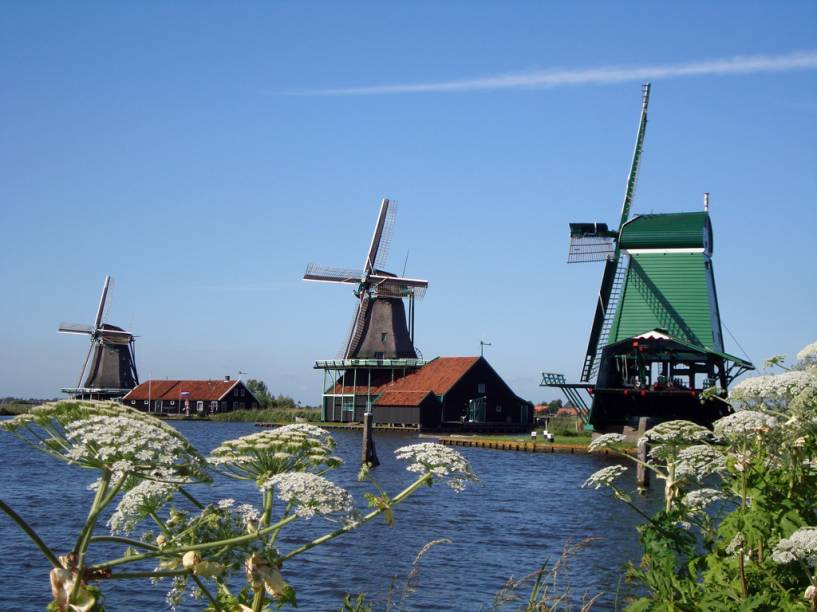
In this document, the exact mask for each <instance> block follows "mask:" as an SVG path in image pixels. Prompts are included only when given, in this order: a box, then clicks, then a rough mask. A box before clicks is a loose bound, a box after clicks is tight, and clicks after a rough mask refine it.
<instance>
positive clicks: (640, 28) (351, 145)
mask: <svg viewBox="0 0 817 612" xmlns="http://www.w3.org/2000/svg"><path fill="white" fill-rule="evenodd" d="M0 10H2V13H3V19H1V20H0V77H2V84H3V86H2V90H0V113H1V115H2V117H3V130H2V131H3V137H2V138H0V202H1V204H0V207H1V208H0V224H1V226H2V228H3V255H2V267H0V287H2V291H3V299H2V300H0V347H2V350H1V351H0V396H2V395H22V396H54V395H56V394H57V393H58V390H59V388H60V387H61V386H65V385H70V384H73V383H74V381H75V380H76V377H77V375H78V370H79V368H80V366H81V361H82V358H83V356H84V351H85V347H86V344H85V340H84V339H83V338H81V337H78V336H64V335H58V334H57V333H56V328H57V326H58V324H59V323H60V321H63V320H65V321H76V322H90V320H91V319H92V317H93V313H94V309H95V307H96V301H97V299H98V295H99V291H100V288H101V285H102V280H103V278H104V276H105V274H111V275H112V276H114V278H115V280H116V287H115V290H114V296H113V302H112V304H111V313H110V318H109V320H110V322H111V323H114V324H118V325H122V326H124V327H126V328H128V329H131V330H132V331H134V332H135V333H137V334H139V335H140V337H139V338H138V339H137V359H138V366H139V370H140V375H141V377H142V378H147V377H148V375H151V376H152V377H154V378H165V377H169V378H175V377H190V378H209V377H220V376H222V375H224V374H227V373H230V374H233V375H235V374H236V373H237V371H238V370H239V369H240V370H243V371H245V372H247V373H248V376H250V377H254V378H262V379H264V380H265V381H266V382H267V384H268V385H269V387H270V388H271V389H272V390H273V391H274V392H276V393H286V394H289V395H293V396H294V397H296V398H297V399H300V400H302V401H303V402H305V403H316V401H317V399H318V397H319V394H320V383H321V379H320V376H319V375H318V374H317V373H315V372H314V371H313V370H312V368H311V366H312V362H313V361H314V360H315V359H317V358H331V357H334V356H335V354H336V352H337V350H338V348H339V347H340V345H341V343H342V341H343V337H344V334H345V333H346V330H347V328H348V324H349V319H350V318H351V316H352V313H353V309H354V305H355V304H354V299H353V297H352V295H351V293H350V292H349V290H348V289H347V288H344V287H340V286H330V285H325V286H321V285H316V284H312V283H304V282H303V281H301V280H300V278H301V275H302V274H303V271H304V269H305V267H306V264H307V263H308V262H310V261H316V262H319V263H324V264H328V265H337V266H343V267H356V266H359V265H361V264H362V260H363V257H364V255H365V250H366V247H367V245H368V240H369V238H370V235H371V229H372V224H373V222H374V217H375V214H376V210H377V206H378V203H379V201H380V198H381V197H384V196H388V197H391V198H394V199H397V200H398V201H399V203H400V204H399V206H400V210H399V215H398V220H397V226H396V230H395V234H394V240H393V243H392V249H391V255H392V258H391V263H392V265H391V268H392V269H393V270H395V271H398V272H399V271H401V269H402V267H403V261H404V259H405V257H406V253H407V252H408V253H409V257H408V265H407V269H406V273H407V274H408V275H410V276H415V277H421V278H428V279H429V280H430V288H429V291H428V294H427V296H426V299H425V300H424V301H423V302H421V303H420V304H419V306H418V312H417V343H418V346H419V347H420V348H421V350H422V351H423V353H424V355H425V356H426V357H431V356H435V355H467V354H476V353H478V351H479V340H480V338H485V339H486V340H488V341H490V342H492V344H493V346H491V347H488V348H487V349H486V355H487V356H488V357H489V359H490V360H491V362H492V364H493V365H494V366H495V367H496V369H497V370H498V371H499V372H500V373H501V374H502V375H503V376H505V377H506V379H507V380H508V381H509V382H510V383H511V384H512V386H513V387H514V388H515V389H516V390H517V392H518V393H519V394H520V395H523V396H524V397H528V398H530V399H533V400H538V399H541V398H547V397H555V394H554V393H553V392H551V391H549V390H545V389H539V388H538V381H539V372H540V371H541V370H543V369H546V370H553V371H564V372H565V373H566V374H568V376H571V377H574V376H576V375H577V374H578V372H579V370H580V364H581V359H582V357H583V353H584V349H585V345H586V338H587V334H588V331H589V326H590V322H591V317H592V311H593V307H594V299H595V294H596V291H597V288H598V284H599V281H600V276H601V268H600V267H598V266H594V265H589V264H588V265H583V266H579V265H571V266H568V265H567V264H566V263H565V260H566V254H567V236H568V231H567V224H568V223H569V222H570V221H605V222H608V223H610V224H611V225H612V224H615V222H616V220H617V216H618V211H619V208H620V203H621V198H622V195H623V191H624V183H625V179H626V175H627V170H628V168H629V163H630V157H631V153H632V147H633V142H634V138H635V130H636V125H637V120H638V112H639V103H640V81H641V80H642V78H643V77H644V75H647V76H649V77H650V78H651V80H652V82H653V91H652V99H651V105H650V121H649V127H648V129H647V136H646V145H645V155H644V161H643V165H642V171H641V175H640V180H639V186H638V193H637V194H636V200H635V204H634V206H633V210H634V212H669V211H681V210H698V209H700V208H701V206H702V197H703V196H702V194H703V192H704V191H709V192H711V194H712V219H713V224H714V229H715V252H714V263H715V272H716V280H717V285H718V292H719V298H720V306H721V313H722V316H723V319H724V322H725V324H726V325H727V326H728V329H729V330H731V332H732V333H733V334H734V335H735V336H736V338H737V339H738V341H739V342H740V344H741V345H742V346H743V347H744V349H745V350H746V351H747V352H748V354H749V356H750V357H751V358H752V359H754V360H755V361H756V362H762V360H763V359H764V358H765V357H767V356H769V355H772V354H776V353H788V354H790V355H793V354H794V353H795V352H796V351H797V350H798V349H799V348H801V347H802V346H803V345H805V344H806V343H808V342H810V341H813V340H814V339H816V338H817V316H815V310H814V306H815V301H816V300H817V272H816V271H815V266H814V260H815V246H814V243H815V235H816V234H817V206H816V205H817V173H815V168H817V144H815V143H817V4H814V3H810V2H803V3H747V2H740V3H706V2H689V3H683V4H678V5H669V4H668V3H660V4H657V3H643V4H631V5H628V6H623V5H621V4H614V3H602V2H589V3H542V2H529V3H523V2H520V3H513V4H510V3H500V2H497V3H481V2H473V1H468V2H446V3H440V2H412V3H405V4H402V5H400V6H398V5H396V4H395V3H388V4H387V3H374V2H370V3H362V2H360V3H358V2H352V3H329V2H326V3H307V2H259V3H242V4H236V3H210V2H208V3H202V2H175V3H161V4H160V3H107V4H104V3H91V2H87V3H71V4H67V3H53V4H47V3H25V2H18V3H6V4H4V6H3V8H2V9H0ZM735 58H739V59H735ZM611 67H613V68H615V69H616V70H615V71H611V70H610V68H611ZM681 73H685V74H686V76H684V75H682V74H681ZM689 73H692V74H689ZM611 74H613V75H614V76H612V77H611V76H610V75H611ZM507 75H514V76H513V78H510V79H508V78H507ZM497 77H505V78H499V79H498V78H497ZM462 81H472V83H471V85H469V86H462V85H458V83H461V82H462ZM416 84H426V86H425V87H421V88H419V89H420V91H413V92H412V91H411V90H412V89H417V88H414V87H403V86H414V85H416ZM428 84H432V85H433V86H427V85H428ZM439 84H443V85H442V86H440V85H439ZM446 84H448V85H446ZM451 84H453V85H451ZM503 84H504V85H503ZM384 85H388V86H398V87H396V88H393V90H390V91H392V92H391V93H382V92H381V91H380V90H377V89H375V90H371V89H363V90H362V91H358V90H357V89H358V88H372V87H375V88H377V87H381V86H384ZM349 89H356V91H353V92H349V91H345V90H349ZM446 89H448V90H447V91H446ZM327 90H333V91H334V93H333V92H327ZM337 90H344V91H343V92H340V93H339V92H337ZM441 90H443V91H441ZM726 338H727V342H728V347H727V348H728V349H729V350H730V351H731V352H734V353H737V354H742V351H741V350H740V349H739V348H738V347H737V346H736V345H735V343H734V341H732V340H731V337H730V336H729V334H728V333H727V334H726Z"/></svg>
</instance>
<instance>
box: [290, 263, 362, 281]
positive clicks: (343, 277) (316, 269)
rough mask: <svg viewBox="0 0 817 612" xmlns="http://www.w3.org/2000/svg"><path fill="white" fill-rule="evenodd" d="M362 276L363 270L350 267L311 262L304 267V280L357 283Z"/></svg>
mask: <svg viewBox="0 0 817 612" xmlns="http://www.w3.org/2000/svg"><path fill="white" fill-rule="evenodd" d="M362 277H363V271H361V270H352V269H350V268H332V267H329V266H320V265H318V264H314V263H311V264H309V265H308V266H307V267H306V273H305V274H304V280H309V281H318V282H324V283H350V284H358V283H360V281H361V278H362Z"/></svg>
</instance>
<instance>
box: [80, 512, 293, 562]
mask: <svg viewBox="0 0 817 612" xmlns="http://www.w3.org/2000/svg"><path fill="white" fill-rule="evenodd" d="M296 518H298V515H297V514H293V515H291V516H288V517H287V518H285V519H282V520H280V521H278V522H277V523H275V524H274V525H270V526H269V527H265V528H264V529H259V530H258V531H257V532H255V533H250V534H248V535H243V536H236V537H234V538H228V539H226V540H216V541H213V542H204V543H202V544H191V545H190V546H182V547H180V548H165V549H164V550H160V551H154V552H150V553H143V554H141V555H131V556H129V557H120V558H119V559H114V560H112V561H105V562H104V563H99V564H98V565H94V566H93V567H92V568H91V569H94V570H98V569H105V568H106V567H115V566H117V565H122V564H123V563H130V562H132V561H141V560H142V559H151V558H153V557H164V556H167V557H170V556H178V555H183V554H184V553H186V552H190V551H191V550H208V549H210V548H219V547H221V546H232V545H233V544H243V543H244V542H252V541H253V540H257V539H258V538H260V537H261V536H264V535H266V534H268V533H271V532H272V531H274V530H276V529H280V528H281V527H283V526H284V525H286V524H287V523H291V522H292V521H294V520H295V519H296Z"/></svg>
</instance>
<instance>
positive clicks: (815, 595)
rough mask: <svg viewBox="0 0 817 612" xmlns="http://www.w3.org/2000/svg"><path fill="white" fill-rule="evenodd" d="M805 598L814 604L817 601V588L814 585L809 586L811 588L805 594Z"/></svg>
mask: <svg viewBox="0 0 817 612" xmlns="http://www.w3.org/2000/svg"><path fill="white" fill-rule="evenodd" d="M803 598H804V599H805V600H806V601H812V602H813V601H814V600H815V599H817V587H815V586H814V585H813V584H812V585H809V587H808V588H807V589H806V592H805V594H804V595H803Z"/></svg>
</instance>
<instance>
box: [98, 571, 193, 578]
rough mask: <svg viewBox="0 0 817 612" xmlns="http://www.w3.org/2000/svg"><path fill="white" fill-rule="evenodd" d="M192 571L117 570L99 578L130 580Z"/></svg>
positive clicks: (166, 576)
mask: <svg viewBox="0 0 817 612" xmlns="http://www.w3.org/2000/svg"><path fill="white" fill-rule="evenodd" d="M189 573H190V571H189V570H186V569H183V570H165V571H162V572H153V571H144V572H117V573H115V574H108V575H107V576H99V577H98V578H97V580H130V579H133V578H172V577H173V576H184V575H186V574H189Z"/></svg>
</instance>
